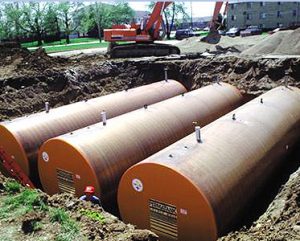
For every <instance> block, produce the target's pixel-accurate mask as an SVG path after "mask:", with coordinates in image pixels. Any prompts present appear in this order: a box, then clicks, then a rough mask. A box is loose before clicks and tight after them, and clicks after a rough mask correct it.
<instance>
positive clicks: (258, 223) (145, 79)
mask: <svg viewBox="0 0 300 241" xmlns="http://www.w3.org/2000/svg"><path fill="white" fill-rule="evenodd" d="M166 66H167V67H168V77H169V78H170V79H175V80H179V81H181V82H182V83H183V84H184V85H185V86H186V87H187V88H188V89H197V88H199V87H201V86H205V85H208V84H210V83H212V82H218V81H223V82H228V83H230V84H233V85H235V86H237V87H238V88H239V89H241V90H242V92H243V93H244V94H245V95H248V96H250V98H252V97H254V96H258V95H259V94H262V93H264V92H266V91H268V90H270V89H272V88H274V87H276V86H279V85H293V86H296V87H300V82H299V79H297V78H299V76H300V59H299V58H256V59H252V58H249V57H247V56H243V57H239V56H218V55H217V56H210V57H201V56H199V55H191V56H190V58H189V55H186V56H181V57H177V58H175V57H174V58H168V57H165V58H163V57H160V58H141V59H115V60H112V59H107V58H106V57H105V56H103V55H94V56H85V55H81V56H75V57H71V58H60V57H50V56H48V55H47V54H46V53H45V52H44V51H43V50H41V49H39V50H37V51H36V52H33V53H30V52H29V51H27V50H24V49H9V50H5V51H2V50H1V51H0V121H2V120H6V119H13V118H15V117H19V116H24V115H28V114H31V113H35V112H39V111H42V110H43V109H44V107H45V102H46V101H48V102H49V103H50V106H51V107H58V106H62V105H66V104H69V103H73V102H77V101H80V100H83V99H90V98H93V97H98V96H102V95H106V94H109V93H113V92H116V91H120V90H124V89H128V88H132V87H136V86H140V85H145V84H149V83H152V82H155V81H158V80H163V79H164V78H165V77H164V76H165V73H164V68H165V67H166ZM299 164H300V157H299V153H297V154H294V155H293V156H292V157H291V160H290V162H289V163H287V164H286V166H285V167H283V169H282V170H281V172H280V173H277V175H276V177H274V180H272V181H271V182H270V183H269V184H268V185H269V186H267V187H266V190H271V191H270V192H271V193H272V195H269V196H267V197H266V196H263V197H262V198H260V199H257V200H255V202H253V203H252V206H251V208H249V209H248V211H247V212H246V213H245V214H244V217H243V218H241V220H237V226H236V227H234V228H233V229H232V230H231V232H230V233H229V234H228V235H226V236H224V237H222V238H220V240H300V222H299V220H300V170H297V168H298V167H299ZM2 179H3V178H2ZM4 181H5V179H3V181H2V183H3V182H4ZM1 185H2V184H1ZM2 186H3V185H2ZM6 195H8V194H7V193H6V192H5V191H2V192H1V194H0V199H3V200H4V198H5V196H6ZM41 196H42V197H44V196H45V198H46V200H47V202H48V203H50V204H49V206H51V207H58V208H65V207H66V206H68V203H70V202H76V203H77V199H73V198H72V197H70V196H68V195H57V196H54V197H48V196H47V195H45V194H43V193H41ZM82 205H83V204H78V203H77V205H75V206H74V208H72V207H73V206H72V207H71V208H70V209H68V212H70V215H71V217H73V218H74V219H76V218H78V215H79V214H80V210H81V209H82V208H85V207H82ZM30 215H31V216H30V217H27V215H26V216H24V217H21V218H15V219H14V218H12V219H11V220H10V221H9V223H7V220H6V221H5V222H4V221H3V220H2V221H1V219H0V226H1V227H2V228H3V227H7V225H12V227H14V228H12V229H15V230H14V231H12V232H14V234H16V235H18V236H17V237H18V238H19V239H18V238H17V239H15V240H21V239H22V240H24V237H26V238H27V240H36V239H34V237H35V236H34V235H40V237H42V236H47V237H49V238H50V239H51V238H52V237H53V236H51V235H52V234H51V232H55V228H57V229H59V228H60V227H57V226H55V225H54V228H53V229H52V228H51V229H47V228H42V229H41V230H39V231H35V232H36V234H34V235H33V234H32V232H29V234H30V235H33V236H28V234H26V231H24V229H23V231H22V232H21V231H20V227H22V225H24V222H25V226H26V220H33V219H34V220H40V221H41V220H44V221H42V222H45V225H44V227H49V222H50V221H49V222H48V221H47V220H50V219H49V217H48V216H47V215H48V214H45V213H44V214H43V213H42V212H41V211H39V210H38V211H37V210H33V211H32V212H31V214H30ZM105 215H106V214H105ZM107 215H108V214H107ZM45 220H46V221H45ZM112 220H115V219H114V218H113V217H112ZM47 222H48V224H47ZM29 223H30V222H29ZM91 223H93V222H92V221H91V220H88V219H87V220H86V222H84V225H83V226H84V230H85V231H84V232H83V234H82V235H83V237H90V238H91V239H92V240H136V241H138V240H141V241H142V240H144V241H147V240H149V241H150V240H151V241H152V240H158V239H157V237H156V236H155V235H154V234H152V233H149V232H148V231H145V233H139V232H140V231H135V229H134V228H133V226H130V225H129V226H126V225H124V224H123V223H119V222H118V221H113V222H112V223H113V224H112V226H110V225H109V224H107V226H105V227H101V228H99V226H97V225H96V224H93V225H92V224H91ZM47 225H48V226H47ZM114 225H115V226H114ZM118 225H119V226H118ZM113 227H115V230H121V231H120V232H123V231H124V232H125V234H126V233H127V234H128V235H127V236H126V237H128V238H127V239H125V238H124V239H113V238H111V239H109V237H110V236H109V234H106V232H108V233H109V232H110V230H111V233H114V232H115V231H114V228H113ZM25 230H26V227H25ZM103 230H104V231H103ZM39 232H41V233H39ZM118 232H119V231H118ZM18 233H19V234H18ZM47 233H48V234H47ZM132 233H134V234H132ZM0 235H1V233H0ZM105 235H107V236H105ZM130 235H131V236H130ZM132 235H133V236H132ZM96 237H97V238H96ZM99 237H100V238H99ZM111 237H114V238H120V237H121V236H120V237H118V236H111ZM124 237H125V236H124ZM78 240H81V239H78ZM82 240H85V239H84V238H82Z"/></svg>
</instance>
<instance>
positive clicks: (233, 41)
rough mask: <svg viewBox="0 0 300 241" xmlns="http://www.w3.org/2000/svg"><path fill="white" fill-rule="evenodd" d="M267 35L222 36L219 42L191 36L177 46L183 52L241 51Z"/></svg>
mask: <svg viewBox="0 0 300 241" xmlns="http://www.w3.org/2000/svg"><path fill="white" fill-rule="evenodd" d="M266 37H267V36H266V35H256V36H250V37H247V38H241V37H234V38H233V37H228V36H222V37H221V40H220V42H219V43H218V44H208V43H205V42H200V37H191V38H187V39H184V40H182V41H180V42H179V43H178V44H176V46H177V47H179V48H180V50H181V52H182V53H193V52H199V53H204V52H209V53H214V54H216V53H217V54H223V53H240V52H242V51H244V50H246V49H248V48H250V47H251V46H253V45H255V44H256V43H257V42H260V41H262V40H263V39H265V38H266Z"/></svg>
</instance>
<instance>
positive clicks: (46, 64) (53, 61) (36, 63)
mask: <svg viewBox="0 0 300 241" xmlns="http://www.w3.org/2000/svg"><path fill="white" fill-rule="evenodd" d="M67 62H68V61H67V59H63V58H59V57H55V58H54V57H50V56H49V55H47V54H46V52H45V50H44V49H43V48H38V49H37V50H36V51H34V52H33V53H28V54H27V55H25V56H23V59H22V61H21V62H20V63H19V64H18V65H17V68H20V69H21V68H28V69H33V70H46V69H49V68H54V67H61V66H62V65H63V64H66V63H67Z"/></svg>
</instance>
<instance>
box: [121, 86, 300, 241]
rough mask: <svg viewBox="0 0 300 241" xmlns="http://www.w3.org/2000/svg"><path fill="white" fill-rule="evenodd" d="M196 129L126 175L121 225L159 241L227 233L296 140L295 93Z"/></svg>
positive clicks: (299, 95)
mask: <svg viewBox="0 0 300 241" xmlns="http://www.w3.org/2000/svg"><path fill="white" fill-rule="evenodd" d="M196 130H197V132H196V133H192V134H190V135H188V136H187V137H185V138H183V139H181V140H179V141H177V142H176V143H174V144H172V145H170V146H168V147H167V148H165V149H163V150H161V151H160V152H158V153H156V154H154V155H152V156H150V157H149V158H147V159H145V160H144V161H142V162H140V163H138V164H136V165H134V166H132V167H131V168H130V169H128V170H127V171H126V172H125V174H124V175H123V176H122V178H121V181H120V185H119V188H118V205H119V210H120V214H121V217H122V218H123V220H124V221H125V222H129V223H132V224H135V225H137V226H138V227H139V228H146V229H150V230H152V231H154V232H155V233H157V234H158V235H159V236H160V240H162V241H170V240H180V241H199V240H201V241H213V240H216V239H217V237H218V236H219V235H221V234H223V233H224V231H228V230H227V229H228V228H229V227H230V226H231V224H232V223H233V222H234V220H237V219H238V217H239V215H240V214H241V213H242V211H243V209H244V208H245V207H246V205H247V204H250V202H251V200H253V198H254V197H255V195H256V194H257V193H258V192H259V191H260V190H261V188H263V184H264V183H265V182H266V181H267V180H268V179H269V178H270V177H271V176H272V174H273V173H274V171H275V170H276V169H277V170H278V167H279V166H280V164H282V163H283V162H284V161H285V157H286V155H287V153H288V152H289V151H290V150H291V149H292V147H293V145H294V144H295V143H296V141H297V139H298V140H299V137H300V90H299V89H297V88H293V87H288V88H286V87H277V88H275V89H273V90H271V91H269V92H267V93H265V94H263V95H261V96H260V97H258V98H256V99H254V100H252V101H250V102H248V103H247V104H245V105H243V106H241V107H239V108H238V109H236V110H234V111H232V112H230V113H229V114H227V115H225V116H223V117H221V118H219V119H218V120H216V121H214V122H212V123H211V124H209V125H207V126H206V127H204V128H202V129H200V133H199V132H198V131H199V128H196ZM196 134H197V135H196ZM196 137H197V138H196Z"/></svg>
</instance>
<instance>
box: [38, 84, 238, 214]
mask: <svg viewBox="0 0 300 241" xmlns="http://www.w3.org/2000/svg"><path fill="white" fill-rule="evenodd" d="M241 100H242V95H241V94H240V92H239V91H238V90H237V89H236V88H235V87H233V86H231V85H229V84H225V83H218V84H213V85H210V86H207V87H204V88H201V89H198V90H194V91H192V92H189V93H187V94H184V95H181V96H177V97H174V98H171V99H169V100H166V101H163V102H159V103H157V104H154V105H150V106H145V107H144V108H142V109H140V110H136V111H133V112H131V113H127V114H126V115H122V116H119V117H116V118H113V119H111V120H108V122H107V124H106V125H105V126H103V124H102V123H99V124H95V125H93V126H90V127H88V128H84V129H81V130H78V131H75V132H73V133H69V134H66V135H63V136H59V137H56V138H53V139H50V140H48V141H47V142H45V143H44V144H43V146H42V147H41V149H40V152H39V160H38V167H39V175H40V179H41V183H42V185H43V187H44V190H45V191H46V192H47V193H49V194H54V193H58V192H70V193H75V194H76V195H77V196H79V195H82V192H83V190H84V187H85V186H86V185H93V186H94V187H95V189H96V195H99V196H100V198H101V202H102V204H103V205H104V207H105V208H108V209H112V208H114V207H115V206H116V190H117V187H118V183H119V180H120V178H121V176H122V174H123V173H124V172H125V171H126V170H127V169H128V168H129V167H130V166H132V165H133V164H135V163H137V162H139V161H142V160H143V159H145V158H146V157H148V156H150V155H152V154H154V153H155V152H157V151H159V150H160V149H162V148H164V147H166V146H168V145H170V144H172V143H174V142H175V141H177V140H179V139H180V138H182V137H184V136H186V135H187V134H189V133H191V132H192V131H193V129H194V127H193V121H197V122H198V123H200V124H201V125H206V124H208V123H209V122H211V121H213V120H215V119H216V118H218V117H220V116H222V115H223V114H225V113H227V112H228V111H230V110H232V109H234V108H235V107H236V106H237V105H238V104H239V103H240V102H241Z"/></svg>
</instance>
